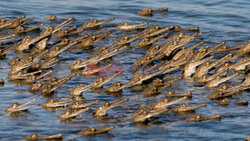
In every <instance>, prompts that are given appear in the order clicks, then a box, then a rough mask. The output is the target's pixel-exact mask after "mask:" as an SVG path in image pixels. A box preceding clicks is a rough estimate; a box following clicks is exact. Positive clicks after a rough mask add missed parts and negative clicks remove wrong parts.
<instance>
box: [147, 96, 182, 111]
mask: <svg viewBox="0 0 250 141" xmlns="http://www.w3.org/2000/svg"><path fill="white" fill-rule="evenodd" d="M186 99H187V97H181V98H177V99H175V100H172V101H169V100H168V99H167V98H164V99H162V100H160V101H158V102H156V103H154V104H153V105H151V106H150V108H149V109H150V110H160V109H165V108H167V107H168V106H169V105H172V104H176V103H178V102H181V101H183V100H186Z"/></svg>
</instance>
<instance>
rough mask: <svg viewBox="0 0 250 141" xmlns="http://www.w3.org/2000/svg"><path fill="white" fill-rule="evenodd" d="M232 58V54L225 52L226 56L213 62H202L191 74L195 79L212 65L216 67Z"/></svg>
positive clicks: (205, 72)
mask: <svg viewBox="0 0 250 141" xmlns="http://www.w3.org/2000/svg"><path fill="white" fill-rule="evenodd" d="M231 58H232V54H227V55H226V56H224V57H223V58H221V59H219V60H217V61H214V62H205V63H204V64H202V65H201V66H199V67H198V68H197V70H196V72H195V74H194V75H193V78H195V79H197V78H201V77H202V76H204V75H207V73H208V72H209V71H210V70H211V69H212V68H214V67H218V66H220V65H222V64H224V63H225V62H227V61H230V59H231Z"/></svg>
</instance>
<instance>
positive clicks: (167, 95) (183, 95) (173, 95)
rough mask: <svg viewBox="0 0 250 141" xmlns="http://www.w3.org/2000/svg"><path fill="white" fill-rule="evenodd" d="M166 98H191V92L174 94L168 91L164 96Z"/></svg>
mask: <svg viewBox="0 0 250 141" xmlns="http://www.w3.org/2000/svg"><path fill="white" fill-rule="evenodd" d="M164 95H165V96H166V97H188V98H189V97H192V93H191V92H187V93H181V94H176V93H175V92H174V91H169V92H166V93H165V94H164Z"/></svg>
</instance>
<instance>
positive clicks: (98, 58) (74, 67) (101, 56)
mask: <svg viewBox="0 0 250 141" xmlns="http://www.w3.org/2000/svg"><path fill="white" fill-rule="evenodd" d="M127 48H128V47H127V46H123V47H118V48H115V49H112V50H109V49H106V50H104V51H102V52H101V53H100V54H97V55H95V56H93V57H91V58H90V59H88V60H86V61H82V60H76V61H75V62H74V63H73V64H71V65H70V69H71V70H77V69H81V68H84V67H86V66H87V65H88V64H97V63H99V62H100V61H102V60H104V59H107V58H110V57H112V56H114V55H116V54H118V53H120V52H123V51H125V50H126V49H127Z"/></svg>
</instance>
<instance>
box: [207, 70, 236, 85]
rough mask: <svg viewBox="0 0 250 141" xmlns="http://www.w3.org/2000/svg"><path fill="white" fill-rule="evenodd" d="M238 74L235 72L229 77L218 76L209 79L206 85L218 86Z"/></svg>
mask: <svg viewBox="0 0 250 141" xmlns="http://www.w3.org/2000/svg"><path fill="white" fill-rule="evenodd" d="M237 75H238V73H235V74H232V75H230V76H228V77H224V78H222V77H220V76H217V77H216V78H215V79H213V80H210V81H208V82H207V84H206V85H205V86H206V87H208V88H214V87H218V85H219V84H221V83H223V82H225V81H228V80H229V79H231V78H233V77H235V76H237Z"/></svg>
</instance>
